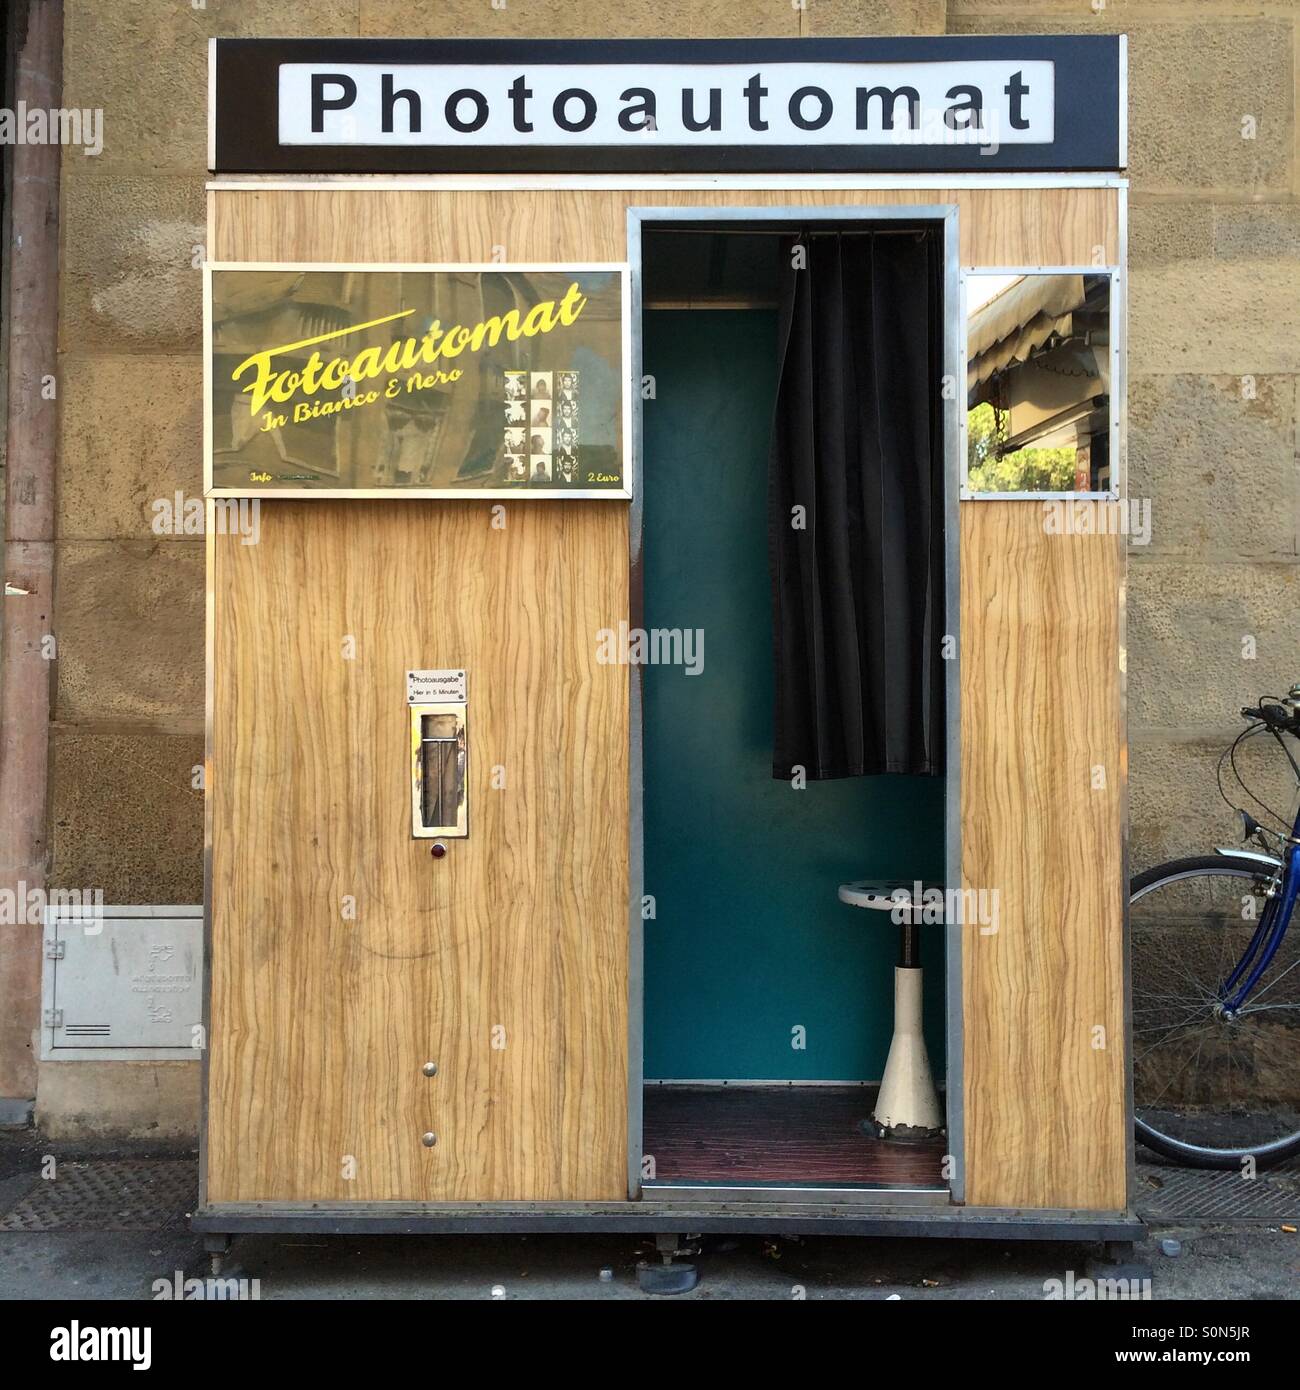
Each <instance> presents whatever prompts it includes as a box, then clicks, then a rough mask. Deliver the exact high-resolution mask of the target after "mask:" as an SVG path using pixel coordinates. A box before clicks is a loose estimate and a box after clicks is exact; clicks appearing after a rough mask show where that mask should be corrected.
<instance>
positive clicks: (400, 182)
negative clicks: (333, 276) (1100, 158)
mask: <svg viewBox="0 0 1300 1390" xmlns="http://www.w3.org/2000/svg"><path fill="white" fill-rule="evenodd" d="M1127 182H1128V180H1127V178H1126V177H1125V176H1124V175H1122V174H1085V173H1079V174H1074V173H1068V172H1064V171H1063V172H1059V173H1050V172H1048V173H1040V172H1034V171H1030V172H1026V173H1023V174H980V173H953V174H948V175H942V174H843V175H835V174H794V173H792V174H771V175H761V174H568V175H566V174H515V175H505V174H406V175H402V174H336V175H333V176H330V175H321V174H305V175H300V176H292V175H285V174H266V175H260V176H259V175H249V174H245V175H243V176H241V177H238V178H234V177H225V178H214V179H210V180H208V185H207V186H208V188H209V189H212V190H216V191H218V192H221V193H320V192H338V191H342V192H357V191H360V190H372V191H374V190H378V191H383V190H389V191H400V190H403V189H406V190H425V191H431V192H438V191H444V192H449V193H450V192H475V191H481V192H499V193H506V192H527V191H529V190H543V189H560V190H562V189H584V188H587V189H603V190H613V191H621V192H630V193H635V192H650V191H653V190H655V189H661V188H663V189H696V190H701V189H711V188H733V189H742V190H743V189H752V190H754V191H769V192H798V191H799V190H801V189H843V190H844V191H845V192H852V191H854V190H855V189H860V190H863V191H869V190H872V189H913V188H915V189H937V190H946V189H958V188H987V189H1020V188H1117V187H1120V186H1122V185H1125V184H1127Z"/></svg>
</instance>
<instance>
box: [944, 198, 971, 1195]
mask: <svg viewBox="0 0 1300 1390" xmlns="http://www.w3.org/2000/svg"><path fill="white" fill-rule="evenodd" d="M944 243H945V246H944V277H943V292H944V299H945V304H944V359H945V361H946V362H947V364H948V370H949V371H950V372H952V373H953V375H954V378H955V385H956V388H957V389H956V390H955V391H954V392H953V393H952V398H951V399H950V400H949V401H948V402H947V403H946V407H947V408H946V410H945V421H944V424H945V435H946V438H945V444H944V450H945V455H946V458H945V466H944V479H945V488H944V491H945V498H944V608H945V610H946V611H945V635H946V636H951V638H952V639H953V647H954V650H953V656H952V659H951V660H950V661H949V662H948V663H947V665H946V680H945V682H944V719H945V723H946V726H947V739H946V746H945V750H944V774H945V783H946V785H945V787H944V877H945V878H946V880H947V883H948V885H949V886H950V887H957V888H960V887H961V886H962V853H961V845H962V833H961V832H962V824H961V501H960V498H961V486H962V481H963V472H964V468H965V435H964V430H963V421H964V419H965V411H964V410H963V409H962V408H961V407H962V405H963V404H964V400H965V396H964V391H963V384H964V382H965V380H966V343H965V337H966V331H965V325H966V316H965V299H964V295H965V287H964V284H963V281H962V277H961V265H960V261H961V210H960V208H959V207H957V206H955V205H954V206H952V207H951V208H950V210H949V212H948V214H947V215H946V217H945V218H944ZM944 944H945V948H946V949H945V977H946V978H945V989H944V998H945V1002H946V1004H947V1008H946V1014H947V1018H946V1023H945V1041H946V1049H945V1050H946V1053H947V1056H946V1060H945V1068H944V1070H945V1077H946V1085H945V1087H944V1092H945V1095H944V1100H945V1109H946V1112H947V1113H946V1124H947V1130H948V1148H949V1151H950V1153H949V1158H950V1161H951V1163H952V1173H951V1176H950V1178H949V1182H948V1186H949V1193H950V1197H951V1200H952V1201H953V1202H956V1203H961V1202H964V1201H965V1200H966V1105H965V1098H966V1077H965V1056H966V1048H965V1029H966V1018H965V993H964V984H963V981H964V972H963V968H962V951H963V950H964V947H965V941H964V937H963V933H962V927H961V923H960V922H950V923H948V925H947V926H946V927H945V928H944Z"/></svg>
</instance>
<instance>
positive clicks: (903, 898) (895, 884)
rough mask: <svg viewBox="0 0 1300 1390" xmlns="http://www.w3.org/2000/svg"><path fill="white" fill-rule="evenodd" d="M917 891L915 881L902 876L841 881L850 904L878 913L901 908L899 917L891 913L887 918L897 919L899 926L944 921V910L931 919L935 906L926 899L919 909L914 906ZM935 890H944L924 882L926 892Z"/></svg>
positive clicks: (843, 898)
mask: <svg viewBox="0 0 1300 1390" xmlns="http://www.w3.org/2000/svg"><path fill="white" fill-rule="evenodd" d="M915 890H916V884H915V883H904V882H903V881H902V880H901V879H884V878H860V879H855V880H854V881H853V882H852V883H841V884H840V887H839V899H840V902H842V903H847V904H848V906H849V907H865V908H870V909H872V910H874V911H876V912H885V913H890V914H892V913H894V912H895V911H897V912H898V916H897V917H896V918H895V917H893V916H890V917H887V918H885V919H884V920H886V921H893V922H896V923H897V924H899V925H908V926H931V925H935V926H937V925H939V923H940V922H942V920H943V914H942V913H940V915H939V921H938V922H936V921H935V920H934V917H933V915H931V917H930V919H929V920H928V921H927V920H926V917H925V915H924V914H925V913H927V912H929V913H931V914H933V912H934V909H933V908H927V907H926V906H925V903H924V901H922V903H921V905H920V907H919V908H917V907H913V906H911V904H912V901H913V894H914V892H915ZM931 890H934V891H935V892H942V889H941V888H940V886H939V884H937V883H923V884H922V885H921V891H922V893H929V892H930V891H931ZM900 909H901V910H900Z"/></svg>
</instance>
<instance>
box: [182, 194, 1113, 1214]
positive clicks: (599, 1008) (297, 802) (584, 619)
mask: <svg viewBox="0 0 1300 1390" xmlns="http://www.w3.org/2000/svg"><path fill="white" fill-rule="evenodd" d="M918 201H926V202H934V203H940V202H955V203H957V204H958V205H959V207H960V209H961V259H962V262H963V264H967V265H1009V264H1062V263H1078V262H1091V261H1093V260H1094V259H1097V251H1096V248H1098V247H1101V248H1102V251H1101V257H1102V258H1104V259H1106V260H1110V261H1114V260H1117V259H1118V254H1119V247H1118V221H1117V197H1116V194H1115V193H1114V192H1113V191H1111V190H1095V189H1066V190H1038V189H1034V190H1016V191H1010V190H986V189H958V190H954V191H942V190H924V191H908V190H890V191H883V190H863V191H849V190H822V191H805V190H791V191H789V192H773V191H755V190H737V189H727V190H710V189H700V190H680V189H679V190H665V191H655V192H648V191H644V190H635V191H622V190H597V191H577V190H536V191H509V192H490V191H472V192H461V191H447V190H437V189H427V188H425V189H418V190H393V189H382V188H379V187H376V188H375V189H372V190H364V191H363V190H355V191H353V190H331V191H328V192H326V191H315V190H310V191H308V190H295V191H293V192H282V191H270V190H261V191H255V192H215V193H213V194H210V195H209V220H210V238H209V246H210V254H211V255H212V257H213V258H214V259H217V260H223V261H231V260H248V261H276V260H280V261H334V262H353V261H355V262H367V261H372V262H383V261H458V260H469V261H481V260H488V259H492V258H493V257H494V256H497V255H500V254H503V255H504V258H505V259H506V260H508V261H515V262H527V261H539V260H544V261H551V260H557V261H564V260H622V259H625V257H626V254H627V248H626V209H627V207H628V206H630V205H631V206H637V207H653V206H662V207H669V206H684V205H695V206H783V205H791V206H797V205H800V204H806V205H811V206H844V207H849V206H860V207H861V206H871V205H881V204H901V203H915V202H918ZM498 248H501V250H500V251H498ZM1039 519H1040V514H1039V511H1038V509H1037V508H1036V507H1033V506H1032V505H1025V504H1019V505H1018V504H1014V503H1007V504H997V503H994V504H984V503H981V504H967V505H966V506H965V507H963V564H964V572H963V584H962V612H963V654H964V657H965V660H966V662H967V667H966V671H965V674H964V686H965V689H966V695H965V697H964V698H965V700H966V702H967V707H966V709H965V710H964V712H963V740H964V755H963V767H964V785H963V821H964V826H965V830H964V833H965V836H966V859H965V863H966V876H967V879H968V881H969V882H970V883H971V884H973V885H975V886H999V887H1000V889H1001V892H1002V895H1003V907H1002V924H1003V925H1002V931H1001V932H1000V934H999V936H997V937H988V938H979V939H978V940H975V939H972V940H971V941H970V942H969V943H968V958H969V964H968V969H967V972H966V983H965V991H966V1019H967V1030H968V1032H967V1043H966V1072H965V1089H966V1115H967V1135H968V1138H967V1162H968V1193H967V1195H968V1200H970V1201H972V1202H977V1203H986V1204H1003V1203H1012V1204H1021V1203H1023V1204H1025V1205H1038V1204H1044V1205H1064V1206H1095V1207H1115V1206H1121V1205H1123V1192H1122V1185H1123V1160H1122V1146H1123V1138H1124V1136H1123V1116H1122V1098H1123V1076H1122V1073H1123V1058H1122V1055H1121V1053H1122V1049H1121V1045H1120V1041H1119V1039H1120V1022H1119V1009H1120V1000H1121V993H1120V964H1121V945H1120V941H1119V926H1118V923H1119V917H1118V912H1117V904H1116V903H1114V902H1109V901H1105V902H1103V901H1101V895H1100V889H1099V885H1102V884H1117V883H1118V882H1119V876H1120V870H1119V866H1118V854H1119V832H1118V800H1117V797H1118V783H1117V781H1112V785H1111V788H1110V789H1109V790H1107V791H1106V792H1103V793H1102V794H1100V795H1084V794H1083V793H1082V792H1081V791H1080V786H1079V784H1078V782H1077V780H1076V779H1077V775H1078V771H1079V766H1080V760H1081V759H1086V762H1087V766H1088V767H1089V768H1090V767H1091V766H1092V765H1093V764H1094V763H1104V764H1105V765H1106V766H1107V767H1108V768H1109V767H1113V768H1116V769H1117V768H1118V759H1119V743H1118V726H1117V719H1118V714H1117V711H1116V710H1115V709H1114V700H1115V697H1114V685H1113V684H1112V683H1109V682H1107V681H1106V680H1105V678H1104V676H1099V675H1098V674H1097V673H1098V672H1102V673H1104V672H1105V671H1107V670H1110V669H1113V666H1112V665H1108V664H1107V663H1112V662H1113V660H1114V654H1115V651H1116V645H1117V636H1116V631H1115V627H1114V622H1115V618H1114V595H1115V586H1116V585H1117V583H1118V582H1119V561H1118V550H1117V547H1116V546H1115V545H1114V543H1113V542H1104V541H1083V540H1081V539H1074V540H1066V539H1059V540H1055V541H1054V542H1052V545H1053V546H1054V547H1055V548H1049V547H1047V546H1046V544H1045V538H1044V537H1042V536H1041V534H1035V530H1034V528H1035V526H1036V525H1037V524H1038V522H1039ZM509 528H510V529H509V531H508V535H509V537H510V542H509V544H502V537H501V533H498V532H492V531H491V530H490V528H489V527H488V524H487V508H486V507H485V506H484V505H482V504H474V503H468V502H467V503H418V502H412V501H395V502H393V503H377V502H351V503H327V502H322V501H316V502H302V503H293V502H283V503H266V504H264V505H263V531H264V534H263V539H262V542H261V544H260V545H258V546H253V547H241V546H239V545H238V543H237V539H225V538H218V539H216V540H214V541H213V542H212V544H211V549H210V554H211V557H212V559H211V561H210V582H211V583H212V584H213V585H214V586H215V595H214V598H213V610H214V619H213V632H212V634H211V639H210V640H211V645H212V650H213V655H214V668H215V669H214V670H213V671H212V672H211V673H210V680H211V681H212V685H213V701H214V706H213V707H214V720H213V730H212V742H211V747H210V755H211V756H210V780H209V786H210V795H209V800H208V815H209V827H210V835H211V838H212V846H213V856H212V863H213V867H212V877H211V883H212V890H213V898H214V917H213V952H212V959H211V969H212V1035H211V1052H210V1066H209V1070H210V1077H209V1096H208V1127H207V1200H208V1201H210V1202H224V1201H239V1200H253V1199H277V1198H278V1199H280V1200H288V1199H306V1198H311V1199H334V1200H342V1201H357V1200H383V1199H398V1198H400V1199H428V1200H438V1199H468V1198H481V1199H493V1198H496V1199H521V1198H534V1197H536V1198H553V1199H580V1198H587V1197H602V1198H611V1197H618V1196H621V1195H622V1193H623V1191H624V1182H625V1159H624V1140H625V1133H624V1130H625V1123H626V1067H627V1058H626V989H627V977H626V950H627V934H626V922H627V917H626V905H627V893H628V865H627V848H626V827H627V816H628V805H627V762H626V760H627V747H628V722H627V718H628V716H627V700H626V686H625V682H624V681H623V679H622V675H623V673H622V672H620V671H619V670H618V668H602V667H596V666H594V665H593V664H592V661H593V657H592V653H593V651H594V645H593V635H594V633H595V632H596V631H597V630H598V629H599V628H600V627H603V626H612V625H614V624H616V623H617V622H618V620H619V619H620V618H625V617H626V616H627V606H628V597H627V596H628V576H627V539H628V538H627V511H626V508H625V507H623V506H620V505H618V504H611V503H593V504H575V503H536V502H529V503H522V504H520V505H518V506H513V505H512V506H511V507H510V509H509ZM494 537H495V542H494V540H493V538H494ZM1071 547H1073V549H1071ZM417 596H418V597H417ZM1022 605H1023V608H1022ZM348 632H351V633H354V634H355V635H357V636H358V638H359V639H360V640H361V642H362V649H361V653H360V655H359V660H358V662H353V663H350V664H348V663H344V662H343V660H342V658H341V657H340V656H339V655H338V652H339V646H338V644H339V643H340V642H341V641H342V637H343V636H344V635H345V634H346V633H348ZM1094 658H1095V659H1096V660H1097V661H1098V662H1100V663H1101V664H1099V665H1093V664H1092V663H1093V660H1094ZM417 665H420V666H461V665H464V666H466V667H468V668H469V669H470V673H471V675H470V680H471V691H470V696H471V703H470V738H471V748H472V756H473V762H472V766H473V774H472V775H473V784H472V793H471V794H472V797H473V802H472V806H471V816H472V818H473V820H472V834H471V838H470V839H469V841H467V842H465V843H463V844H459V845H453V846H452V852H451V853H450V854H449V855H448V857H447V859H445V860H444V861H442V863H441V864H440V865H434V864H433V862H432V860H431V859H430V858H429V857H428V855H427V849H421V848H420V846H419V845H418V844H417V843H416V842H413V841H411V840H410V838H409V829H408V828H406V826H405V817H406V814H407V800H406V791H405V788H406V782H405V778H406V763H405V748H406V741H405V740H406V735H405V726H404V722H403V727H402V729H401V730H400V733H399V731H398V730H397V728H396V725H395V721H398V720H399V719H400V720H401V721H404V718H405V709H404V706H403V705H402V704H401V703H400V699H401V695H400V677H401V673H402V672H403V671H404V670H405V669H406V668H407V667H408V666H417ZM394 681H397V682H398V684H397V686H396V687H395V686H394V685H393V684H392V683H393V682H394ZM390 692H392V693H391V694H390ZM1103 709H1104V710H1105V711H1107V712H1108V714H1104V713H1103ZM1107 717H1109V718H1110V724H1109V726H1108V725H1107V723H1106V718H1107ZM1108 729H1109V732H1107V730H1108ZM1094 745H1095V748H1094ZM1096 749H1100V752H1097V751H1096ZM493 762H500V763H501V764H502V765H503V766H505V767H506V768H507V775H508V778H510V779H516V778H517V780H512V781H511V782H510V784H509V785H510V786H511V787H512V788H513V790H512V791H511V792H510V794H509V795H503V794H502V793H500V792H495V791H493V790H491V789H490V788H489V787H488V786H486V784H485V778H486V773H487V769H488V768H489V767H490V766H491V764H492V763H493ZM1117 776H1118V772H1116V777H1117ZM1018 784H1021V785H1023V788H1024V798H1023V800H1022V801H1018V800H1017V797H1018V795H1019V792H1018V790H1017V786H1018ZM1017 807H1018V809H1016V808H1017ZM398 820H400V821H401V824H398V823H397V821H398ZM345 894H348V895H351V896H354V897H356V898H357V900H358V912H357V918H356V920H355V921H354V922H347V921H345V920H344V919H343V917H342V915H341V901H340V900H341V898H342V896H343V895H345ZM1094 1022H1096V1023H1100V1024H1101V1025H1102V1026H1103V1027H1105V1028H1106V1029H1107V1036H1108V1038H1109V1039H1111V1040H1113V1042H1112V1044H1111V1045H1110V1046H1109V1047H1108V1048H1107V1050H1106V1051H1104V1052H1093V1051H1091V1050H1090V1049H1089V1050H1087V1051H1080V1050H1079V1048H1078V1033H1079V1031H1080V1030H1081V1029H1082V1030H1086V1029H1087V1028H1089V1027H1090V1026H1091V1025H1092V1024H1093V1023H1094ZM497 1024H502V1025H503V1026H504V1028H505V1038H506V1044H507V1045H506V1047H505V1049H504V1050H500V1051H498V1050H493V1049H491V1048H490V1046H489V1043H490V1032H491V1029H492V1028H493V1027H494V1026H495V1025H497ZM1084 1047H1085V1048H1089V1040H1088V1039H1085V1042H1084ZM426 1060H436V1061H438V1063H439V1065H440V1073H439V1077H438V1079H437V1080H436V1081H434V1082H432V1083H430V1082H428V1081H427V1080H426V1079H425V1078H424V1077H423V1076H422V1074H421V1073H420V1071H419V1067H420V1065H421V1064H422V1063H423V1062H424V1061H426ZM425 1129H433V1130H434V1131H436V1132H438V1133H439V1135H440V1136H441V1138H440V1143H439V1144H438V1145H437V1146H436V1147H435V1148H434V1149H432V1150H426V1149H424V1148H422V1147H421V1146H419V1143H418V1140H419V1135H420V1133H422V1132H423V1131H424V1130H425ZM347 1155H352V1156H353V1158H354V1159H355V1160H356V1165H357V1166H356V1176H355V1177H354V1178H352V1179H347V1178H345V1177H343V1172H344V1163H345V1159H346V1156H347Z"/></svg>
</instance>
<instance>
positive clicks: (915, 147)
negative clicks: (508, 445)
mask: <svg viewBox="0 0 1300 1390" xmlns="http://www.w3.org/2000/svg"><path fill="white" fill-rule="evenodd" d="M211 43H212V53H211V61H210V86H211V89H212V90H211V91H210V92H209V122H210V129H209V165H210V168H211V169H212V171H213V172H214V173H218V174H458V173H460V174H463V173H479V174H520V173H528V174H541V173H554V174H561V173H567V174H575V173H577V174H589V173H702V172H709V173H768V174H772V173H788V174H824V173H862V174H865V173H939V172H942V173H950V172H951V173H1000V172H1001V173H1005V172H1018V173H1031V172H1040V173H1042V172H1049V171H1050V172H1088V173H1100V172H1116V171H1118V170H1120V169H1122V168H1123V167H1124V165H1125V163H1126V161H1127V152H1126V150H1125V144H1126V137H1125V112H1124V103H1125V101H1126V97H1127V92H1126V74H1125V68H1126V45H1125V38H1124V36H1123V35H1119V34H1054V35H1014V36H1011V35H1007V36H1003V35H997V36H993V35H969V36H956V35H949V36H936V37H932V38H930V37H927V38H871V39H867V38H863V39H797V40H787V39H577V40H568V39H213V40H212V41H211ZM1002 60H1007V61H1017V60H1023V61H1029V60H1047V61H1051V62H1052V63H1054V64H1055V93H1054V96H1055V127H1054V138H1053V140H1052V141H1051V143H1044V144H1002V145H999V146H998V147H997V148H996V149H994V150H989V151H987V152H986V149H985V148H983V147H980V146H978V145H969V144H947V143H932V144H931V143H925V144H923V143H915V144H914V143H899V144H871V145H867V144H862V145H813V144H805V145H797V144H796V145H707V146H698V147H688V146H685V145H680V144H677V145H673V144H668V143H666V142H665V143H662V144H660V143H656V144H654V145H653V146H651V145H646V146H644V147H640V148H626V147H622V146H617V147H616V146H610V145H602V146H591V145H578V144H575V145H572V146H565V145H547V146H544V147H539V146H522V145H521V146H514V147H503V146H494V147H483V146H477V145H473V146H462V147H460V148H456V147H453V146H450V145H431V144H410V145H400V146H394V145H282V144H281V143H280V139H279V81H278V77H279V67H280V65H281V64H282V63H313V64H314V63H322V64H324V63H336V64H345V63H353V64H375V65H385V64H387V65H393V64H413V63H421V64H428V65H435V66H448V67H452V66H456V65H469V64H473V65H479V64H492V65H501V66H502V67H503V68H506V67H509V66H513V65H518V64H528V65H543V64H559V65H568V64H576V63H602V64H617V65H626V66H627V67H628V68H629V71H630V72H631V71H635V69H636V68H637V67H644V66H645V65H647V64H671V63H679V64H682V65H683V66H684V67H686V66H703V65H708V64H722V63H728V64H730V63H757V64H761V63H768V64H772V63H788V62H804V63H828V64H831V63H883V64H888V63H924V62H962V61H968V62H991V61H1002Z"/></svg>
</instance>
